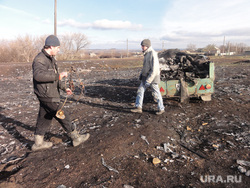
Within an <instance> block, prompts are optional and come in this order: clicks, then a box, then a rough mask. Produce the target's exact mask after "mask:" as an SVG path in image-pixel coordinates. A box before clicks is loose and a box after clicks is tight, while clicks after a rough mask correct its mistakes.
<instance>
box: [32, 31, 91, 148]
mask: <svg viewBox="0 0 250 188" xmlns="http://www.w3.org/2000/svg"><path fill="white" fill-rule="evenodd" d="M59 51H60V41H59V40H58V38H57V37H56V36H54V35H50V36H48V37H47V38H46V40H45V46H44V48H43V49H42V51H41V52H40V53H39V54H38V55H37V56H36V57H35V59H34V61H33V64H32V69H33V85H34V93H35V94H36V96H37V98H38V100H39V102H40V108H39V114H38V118H37V123H36V130H35V144H34V145H33V146H32V150H33V151H36V150H40V149H47V148H50V147H52V145H53V144H52V142H46V141H44V135H45V133H46V131H47V130H48V129H49V127H50V125H51V122H52V119H53V118H55V119H56V120H57V121H58V122H59V123H60V124H61V126H62V127H63V128H64V130H65V131H66V132H67V133H68V135H69V136H70V137H71V139H72V141H73V146H77V145H79V144H81V143H83V142H85V141H86V140H87V139H88V138H89V136H90V135H89V134H84V135H80V134H79V133H78V132H77V131H76V130H75V126H73V125H72V123H71V120H70V117H69V114H68V112H67V111H66V110H65V109H64V110H63V117H60V116H57V115H56V114H57V112H58V111H59V110H60V109H61V107H62V104H61V103H60V92H59V90H60V89H61V90H63V91H65V92H67V94H68V95H71V94H72V91H71V90H70V89H69V88H67V89H66V88H65V85H64V84H62V82H61V79H62V78H63V77H67V76H68V74H67V72H62V73H59V72H58V67H57V63H56V60H55V55H56V54H57V53H58V52H59Z"/></svg>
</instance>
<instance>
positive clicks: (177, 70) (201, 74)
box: [158, 49, 210, 82]
mask: <svg viewBox="0 0 250 188" xmlns="http://www.w3.org/2000/svg"><path fill="white" fill-rule="evenodd" d="M158 57H159V62H160V69H161V80H162V81H166V80H180V79H184V80H185V81H189V82H190V81H193V80H194V79H195V78H208V77H209V63H210V61H209V58H208V57H206V56H204V55H198V54H188V53H185V52H180V51H179V50H177V49H170V50H165V51H162V52H159V53H158Z"/></svg>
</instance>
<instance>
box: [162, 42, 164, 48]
mask: <svg viewBox="0 0 250 188" xmlns="http://www.w3.org/2000/svg"><path fill="white" fill-rule="evenodd" d="M162 50H164V41H162Z"/></svg>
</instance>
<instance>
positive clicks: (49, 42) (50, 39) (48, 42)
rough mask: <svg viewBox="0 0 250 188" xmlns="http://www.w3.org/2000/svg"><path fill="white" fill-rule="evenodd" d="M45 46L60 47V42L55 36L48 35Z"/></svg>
mask: <svg viewBox="0 0 250 188" xmlns="http://www.w3.org/2000/svg"><path fill="white" fill-rule="evenodd" d="M45 46H60V41H59V39H58V38H57V37H56V36H55V35H50V36H48V37H47V38H46V40H45Z"/></svg>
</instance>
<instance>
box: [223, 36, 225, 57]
mask: <svg viewBox="0 0 250 188" xmlns="http://www.w3.org/2000/svg"><path fill="white" fill-rule="evenodd" d="M223 53H225V36H224V40H223Z"/></svg>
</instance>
